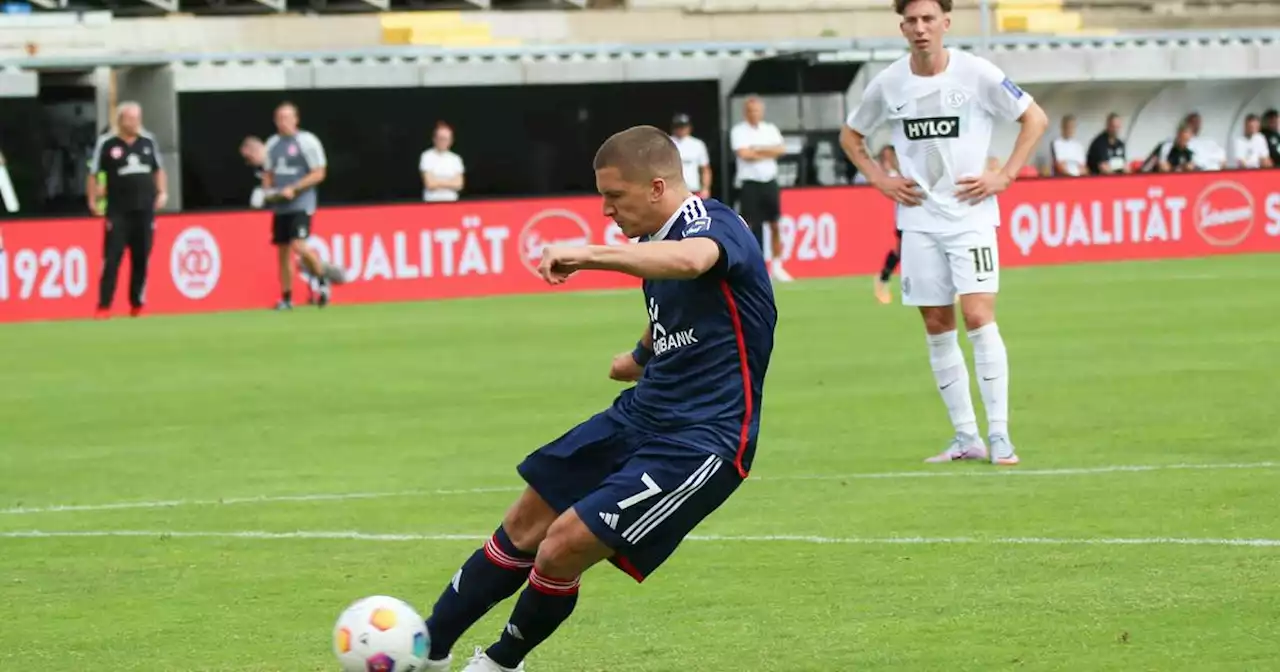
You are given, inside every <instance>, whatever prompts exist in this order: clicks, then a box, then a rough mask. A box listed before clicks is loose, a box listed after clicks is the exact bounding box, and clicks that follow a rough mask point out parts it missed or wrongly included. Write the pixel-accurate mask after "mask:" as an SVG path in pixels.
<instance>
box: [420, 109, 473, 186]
mask: <svg viewBox="0 0 1280 672" xmlns="http://www.w3.org/2000/svg"><path fill="white" fill-rule="evenodd" d="M431 145H432V146H431V149H428V150H427V151H425V152H423V153H422V158H420V159H418V172H419V173H422V200H424V201H427V202H429V203H434V202H442V201H456V200H458V192H459V191H462V185H463V174H464V173H465V172H466V169H465V168H464V167H463V166H462V157H460V156H458V155H457V154H454V153H453V152H452V151H450V148H451V147H453V129H452V128H451V127H450V126H449V124H446V123H444V122H443V121H442V122H440V123H439V124H436V132H435V134H434V135H433V136H432V137H431Z"/></svg>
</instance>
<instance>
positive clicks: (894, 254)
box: [880, 250, 898, 282]
mask: <svg viewBox="0 0 1280 672" xmlns="http://www.w3.org/2000/svg"><path fill="white" fill-rule="evenodd" d="M897 267H898V251H897V250H889V254H886V255H885V256H884V266H883V267H882V268H881V269H880V281H881V282H888V281H889V276H891V275H893V269H895V268H897Z"/></svg>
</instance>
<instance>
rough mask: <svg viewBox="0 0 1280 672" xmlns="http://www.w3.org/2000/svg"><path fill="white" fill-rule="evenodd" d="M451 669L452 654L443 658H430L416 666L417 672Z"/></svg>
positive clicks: (436, 671)
mask: <svg viewBox="0 0 1280 672" xmlns="http://www.w3.org/2000/svg"><path fill="white" fill-rule="evenodd" d="M452 669H453V656H449V657H447V658H445V659H444V660H430V659H428V660H427V662H425V663H423V664H422V667H420V668H418V672H449V671H450V670H452Z"/></svg>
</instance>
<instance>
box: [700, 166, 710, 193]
mask: <svg viewBox="0 0 1280 672" xmlns="http://www.w3.org/2000/svg"><path fill="white" fill-rule="evenodd" d="M702 189H703V191H706V192H708V193H710V192H711V166H703V167H702Z"/></svg>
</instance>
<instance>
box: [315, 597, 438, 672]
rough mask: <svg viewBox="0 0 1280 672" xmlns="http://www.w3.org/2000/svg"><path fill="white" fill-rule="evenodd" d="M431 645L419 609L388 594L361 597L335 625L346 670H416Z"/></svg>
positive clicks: (340, 658) (335, 638) (335, 646)
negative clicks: (416, 609)
mask: <svg viewBox="0 0 1280 672" xmlns="http://www.w3.org/2000/svg"><path fill="white" fill-rule="evenodd" d="M430 648H431V640H430V639H428V636H427V625H426V623H424V622H423V620H422V617H421V616H419V615H418V612H417V611H415V610H414V608H413V607H411V606H409V605H408V604H405V603H404V602H402V601H400V600H397V599H396V598H394V597H387V596H386V595H375V596H373V597H366V598H364V599H362V600H358V601H357V602H355V603H354V604H352V605H351V606H349V607H347V609H346V611H344V612H342V615H341V616H339V617H338V623H337V624H336V625H334V626H333V652H334V654H336V655H337V656H338V662H339V663H341V665H342V669H343V671H344V672H414V671H415V670H419V669H421V668H422V667H423V665H424V663H426V662H427V651H428V650H429V649H430Z"/></svg>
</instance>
